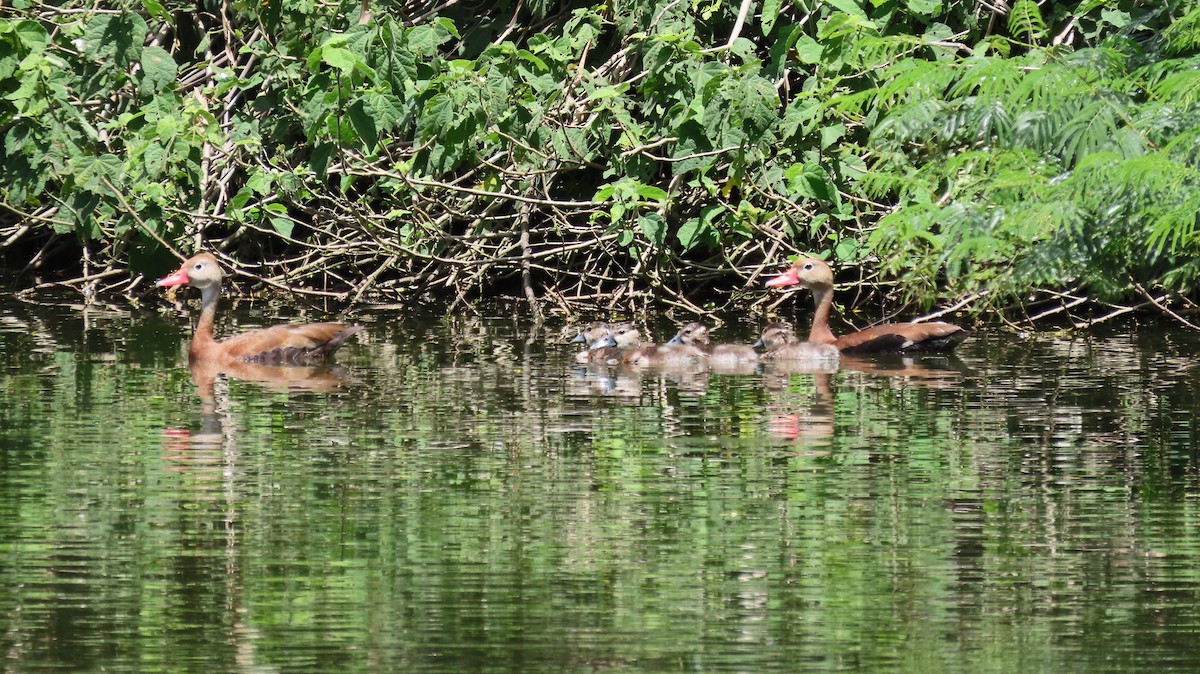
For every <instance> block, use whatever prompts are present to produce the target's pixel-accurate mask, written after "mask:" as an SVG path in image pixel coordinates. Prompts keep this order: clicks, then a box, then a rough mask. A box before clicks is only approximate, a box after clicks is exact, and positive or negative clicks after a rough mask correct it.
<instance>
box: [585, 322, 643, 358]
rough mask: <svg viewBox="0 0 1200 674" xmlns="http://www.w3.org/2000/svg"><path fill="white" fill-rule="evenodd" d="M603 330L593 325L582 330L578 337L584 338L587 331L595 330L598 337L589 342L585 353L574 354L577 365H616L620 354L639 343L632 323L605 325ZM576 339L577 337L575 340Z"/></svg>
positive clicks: (639, 338) (639, 340)
mask: <svg viewBox="0 0 1200 674" xmlns="http://www.w3.org/2000/svg"><path fill="white" fill-rule="evenodd" d="M603 325H604V329H600V328H599V327H595V326H598V324H596V323H593V324H590V325H588V326H587V327H586V328H584V330H583V332H581V333H579V334H580V336H585V334H586V333H588V332H589V330H595V332H596V334H600V337H599V338H597V339H596V340H595V341H593V342H590V343H589V345H588V350H587V351H580V352H579V353H577V354H575V362H577V363H600V364H605V365H616V364H617V363H619V362H620V359H621V356H622V354H623V353H624V352H625V351H627V350H629V349H632V348H634V347H636V346H637V345H638V344H640V343H641V335H640V334H638V331H637V328H635V327H633V324H632V323H605V324H603ZM576 339H578V337H577V338H576Z"/></svg>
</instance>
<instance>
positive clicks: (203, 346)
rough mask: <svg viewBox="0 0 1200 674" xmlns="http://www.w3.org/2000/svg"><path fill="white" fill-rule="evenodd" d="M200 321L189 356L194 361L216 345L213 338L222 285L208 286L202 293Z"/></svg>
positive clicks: (197, 324)
mask: <svg viewBox="0 0 1200 674" xmlns="http://www.w3.org/2000/svg"><path fill="white" fill-rule="evenodd" d="M200 292H201V295H200V320H199V321H198V322H197V323H196V332H195V333H194V334H193V335H192V346H191V348H189V349H188V355H189V356H190V357H191V359H192V360H195V359H196V357H197V356H199V355H200V354H202V353H204V352H205V351H206V350H207V349H210V348H212V345H213V344H215V343H216V341H217V340H216V339H215V338H214V337H213V325H214V324H215V323H216V320H217V299H218V298H220V296H221V286H220V284H215V285H211V286H208V287H206V288H204V289H203V290H201V291H200Z"/></svg>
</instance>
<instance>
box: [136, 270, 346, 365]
mask: <svg viewBox="0 0 1200 674" xmlns="http://www.w3.org/2000/svg"><path fill="white" fill-rule="evenodd" d="M223 277H224V274H223V272H222V271H221V266H220V264H218V263H217V258H216V257H214V256H213V255H212V254H211V253H200V254H199V255H195V256H193V257H191V258H189V259H188V260H187V261H185V262H184V263H183V265H182V266H180V267H179V269H178V271H176V272H175V273H174V274H171V275H170V276H167V277H165V278H163V279H160V280H159V281H158V285H159V286H162V287H167V288H172V287H175V286H181V285H188V286H191V287H193V288H197V289H199V290H200V320H199V321H198V322H197V323H196V332H195V333H194V334H193V335H192V345H191V347H190V348H189V349H188V360H190V361H191V362H193V363H195V362H206V363H234V362H248V363H265V364H270V365H289V364H292V365H306V364H312V363H317V362H320V361H322V360H324V359H325V358H326V357H328V356H329V355H330V354H332V353H333V352H334V351H336V350H337V349H338V347H340V346H341V345H342V343H343V342H345V341H346V338H348V337H350V336H351V335H353V334H355V333H357V332H359V331H361V330H362V329H363V326H361V325H348V324H346V323H308V324H305V325H275V326H272V327H269V328H263V329H261V330H254V331H251V332H247V333H243V334H240V335H237V336H235V337H229V338H227V339H223V340H220V341H218V340H217V339H216V338H215V337H214V336H213V325H214V323H215V322H216V317H217V301H218V300H219V298H220V296H221V279H222V278H223Z"/></svg>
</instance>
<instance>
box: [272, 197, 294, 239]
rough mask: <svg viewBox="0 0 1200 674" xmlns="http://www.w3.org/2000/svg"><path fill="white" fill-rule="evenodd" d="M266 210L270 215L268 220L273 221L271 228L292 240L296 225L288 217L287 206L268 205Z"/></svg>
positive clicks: (278, 204)
mask: <svg viewBox="0 0 1200 674" xmlns="http://www.w3.org/2000/svg"><path fill="white" fill-rule="evenodd" d="M265 210H266V211H267V213H269V214H270V215H268V216H267V219H268V220H270V221H271V226H272V227H274V228H275V231H277V232H279V233H280V234H282V235H284V236H286V237H288V238H289V239H290V238H291V237H292V229H293V228H294V227H295V225H296V223H295V221H293V220H292V219H291V218H290V217H288V209H287V206H285V205H283V204H280V203H272V204H267V205H266V206H265Z"/></svg>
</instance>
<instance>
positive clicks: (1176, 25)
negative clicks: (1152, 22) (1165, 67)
mask: <svg viewBox="0 0 1200 674" xmlns="http://www.w3.org/2000/svg"><path fill="white" fill-rule="evenodd" d="M1162 39H1163V43H1164V44H1165V49H1164V51H1165V52H1166V53H1167V54H1169V55H1171V56H1182V55H1183V54H1186V53H1191V52H1194V51H1196V50H1197V49H1200V6H1197V7H1193V8H1192V10H1191V11H1190V12H1188V13H1187V14H1184V15H1183V16H1182V17H1180V18H1178V19H1176V20H1175V21H1174V22H1172V23H1171V25H1169V26H1167V29H1166V30H1164V31H1163V34H1162Z"/></svg>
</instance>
